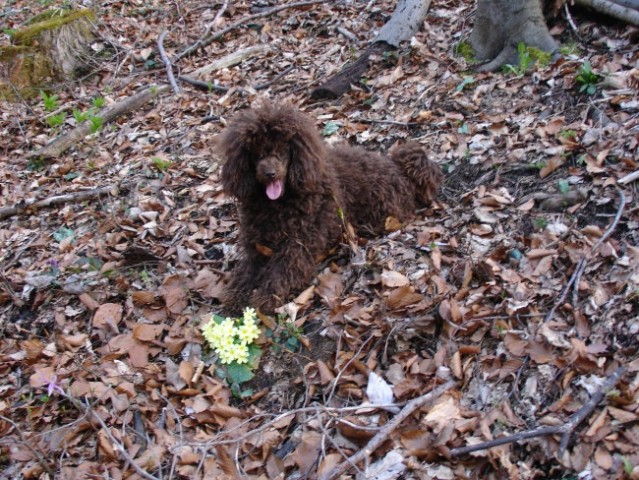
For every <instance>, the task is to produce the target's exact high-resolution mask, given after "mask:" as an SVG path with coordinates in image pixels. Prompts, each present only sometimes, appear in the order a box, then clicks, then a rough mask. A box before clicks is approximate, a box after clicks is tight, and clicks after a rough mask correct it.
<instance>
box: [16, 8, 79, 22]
mask: <svg viewBox="0 0 639 480" xmlns="http://www.w3.org/2000/svg"><path fill="white" fill-rule="evenodd" d="M69 12H70V9H69V8H65V7H61V8H52V9H51V10H45V11H44V12H41V13H38V14H37V15H34V16H33V17H31V18H30V19H29V20H27V21H26V22H25V25H33V24H35V23H40V22H44V21H45V20H51V19H52V18H56V17H63V16H64V15H65V14H67V13H69Z"/></svg>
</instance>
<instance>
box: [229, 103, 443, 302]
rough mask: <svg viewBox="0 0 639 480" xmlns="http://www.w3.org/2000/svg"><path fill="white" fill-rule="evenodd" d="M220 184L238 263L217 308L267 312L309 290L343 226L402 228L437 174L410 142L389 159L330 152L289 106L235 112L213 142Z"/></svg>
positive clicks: (349, 150)
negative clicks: (234, 228)
mask: <svg viewBox="0 0 639 480" xmlns="http://www.w3.org/2000/svg"><path fill="white" fill-rule="evenodd" d="M219 146H220V150H221V152H220V153H221V154H222V156H223V157H224V158H225V159H226V163H225V164H224V166H223V169H222V184H223V186H224V189H225V191H226V193H227V194H229V195H232V196H234V197H236V198H237V200H238V203H239V223H240V227H239V228H240V233H239V246H240V250H241V259H240V261H239V264H238V265H237V266H236V267H235V270H234V272H233V275H232V278H231V281H230V283H229V285H228V286H227V289H226V293H225V295H224V298H223V302H224V303H225V304H226V305H227V306H228V308H229V309H231V310H233V311H235V312H237V311H240V310H241V309H243V308H244V307H246V306H248V305H251V306H253V307H256V308H259V309H261V310H262V311H264V312H272V311H273V309H274V308H275V307H276V306H277V305H278V304H282V303H283V302H284V301H285V300H288V299H289V298H288V297H289V295H290V294H292V293H295V292H296V291H298V290H300V289H301V288H303V287H305V286H307V285H308V284H309V283H310V282H311V280H312V278H313V276H314V274H315V266H316V259H317V258H318V257H320V256H321V255H323V254H326V253H327V252H328V251H329V250H330V248H331V247H332V246H334V245H336V244H337V243H338V242H339V239H340V236H341V234H342V231H343V226H344V219H342V218H341V217H340V210H341V212H342V213H343V214H344V215H345V220H346V221H348V222H350V223H351V224H352V225H353V227H354V228H355V230H356V231H357V233H358V234H363V235H370V234H379V233H381V232H383V231H384V228H385V222H386V219H387V217H389V216H393V217H395V218H397V219H398V220H399V221H400V222H406V221H408V220H410V218H411V217H412V216H413V215H414V211H415V209H416V208H417V207H418V206H420V205H423V204H426V203H428V202H431V201H432V200H433V199H434V197H435V194H436V192H437V189H438V188H439V185H440V183H441V181H442V173H441V169H440V168H439V167H438V166H437V165H436V164H434V163H433V162H431V161H429V160H428V159H427V158H426V155H425V153H424V151H423V149H422V147H421V146H420V145H419V144H418V143H416V142H410V143H408V144H406V145H404V146H402V147H399V148H396V149H394V150H393V151H392V152H391V155H390V157H387V156H383V155H379V154H376V153H372V152H368V151H366V150H363V149H361V148H354V147H351V146H348V145H340V146H336V147H328V146H327V145H326V144H325V143H324V142H323V140H322V138H321V136H320V134H319V133H318V131H317V129H316V128H315V125H314V123H313V121H312V120H311V119H310V118H309V117H307V116H306V115H305V114H303V113H302V112H301V111H299V110H297V109H296V108H294V107H292V106H290V105H279V106H278V105H273V104H271V103H266V104H264V105H262V106H261V107H258V108H255V109H250V110H245V111H243V112H241V113H239V114H238V115H237V116H236V117H235V118H234V119H233V120H232V121H231V122H230V123H229V125H228V127H227V128H226V130H225V131H224V132H223V133H222V135H221V137H220V141H219Z"/></svg>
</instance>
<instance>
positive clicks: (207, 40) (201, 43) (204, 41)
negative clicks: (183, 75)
mask: <svg viewBox="0 0 639 480" xmlns="http://www.w3.org/2000/svg"><path fill="white" fill-rule="evenodd" d="M318 3H326V0H308V1H305V2H296V3H290V4H288V5H279V6H277V7H273V8H270V9H268V10H265V11H264V12H260V13H254V14H253V15H247V16H246V17H243V18H240V19H239V20H238V21H237V22H235V23H232V24H231V25H229V26H228V27H226V28H223V29H222V30H220V31H218V32H214V33H211V34H209V35H208V36H204V37H203V38H201V39H200V40H198V41H197V42H195V43H194V44H193V45H191V46H190V47H188V48H186V49H184V50H182V51H181V52H180V53H178V54H177V55H176V56H175V59H174V60H180V59H182V58H184V57H186V56H188V55H191V54H193V53H195V51H196V50H198V49H200V48H202V47H206V46H207V45H210V44H211V43H213V42H214V41H215V40H217V39H219V38H222V36H224V35H225V34H227V33H228V32H230V31H232V30H235V29H236V28H238V27H241V26H242V25H244V24H245V23H247V22H250V21H252V20H257V19H258V18H264V17H268V16H270V15H273V14H274V13H277V12H281V11H282V10H288V9H291V8H298V7H307V6H309V5H316V4H318Z"/></svg>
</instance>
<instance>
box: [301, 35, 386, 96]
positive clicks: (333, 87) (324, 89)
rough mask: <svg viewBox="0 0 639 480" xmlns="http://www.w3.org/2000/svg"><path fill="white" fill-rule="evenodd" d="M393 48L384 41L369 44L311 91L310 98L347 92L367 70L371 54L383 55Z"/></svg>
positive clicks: (339, 94)
mask: <svg viewBox="0 0 639 480" xmlns="http://www.w3.org/2000/svg"><path fill="white" fill-rule="evenodd" d="M394 49H395V48H394V47H392V46H391V45H389V44H388V43H386V42H375V43H372V44H371V45H369V46H368V47H367V48H366V50H364V51H363V52H362V53H361V55H360V56H359V57H358V58H357V60H355V61H354V62H351V63H348V64H346V66H344V68H342V69H341V70H340V71H339V72H338V73H337V74H336V75H335V76H333V77H331V78H329V79H328V80H326V81H325V82H324V83H322V84H321V85H320V86H319V87H317V88H315V90H313V92H311V98H314V99H322V98H337V97H339V96H341V95H343V94H344V93H346V92H348V91H349V90H350V88H351V85H353V84H357V83H358V82H359V80H360V78H362V76H363V75H364V73H366V71H367V70H368V67H369V64H370V62H369V61H370V57H371V56H372V55H383V54H384V53H386V52H390V51H391V50H394Z"/></svg>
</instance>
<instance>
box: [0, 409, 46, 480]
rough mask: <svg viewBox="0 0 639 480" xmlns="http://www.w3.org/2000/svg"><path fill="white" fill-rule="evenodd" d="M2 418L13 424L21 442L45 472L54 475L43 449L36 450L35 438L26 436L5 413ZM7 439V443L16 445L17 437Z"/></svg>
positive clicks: (0, 417)
mask: <svg viewBox="0 0 639 480" xmlns="http://www.w3.org/2000/svg"><path fill="white" fill-rule="evenodd" d="M0 420H3V421H5V422H7V423H8V424H9V425H11V426H12V427H13V428H14V429H15V431H16V433H17V434H18V437H20V444H21V445H22V446H24V447H26V448H27V449H28V450H29V451H30V452H31V454H32V455H33V456H34V458H35V459H36V460H37V461H38V463H39V464H40V466H41V467H42V469H43V470H44V471H45V472H47V473H48V474H49V475H51V476H53V471H52V470H51V467H50V466H49V464H48V463H47V459H46V455H45V454H44V453H43V452H42V451H40V450H36V448H35V446H34V442H33V440H32V439H28V438H26V437H25V436H24V434H23V433H22V430H20V427H19V426H18V425H17V424H16V423H15V422H14V421H13V420H11V419H10V418H7V417H5V416H4V415H0ZM6 436H7V434H6V433H5V434H4V438H6ZM6 440H7V443H6V444H7V445H9V444H13V445H15V439H14V440H9V439H6ZM3 443H4V442H3Z"/></svg>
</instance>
